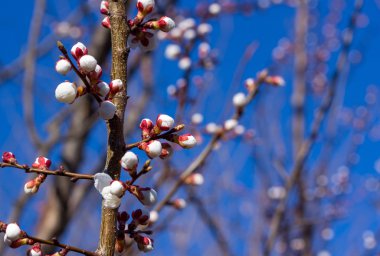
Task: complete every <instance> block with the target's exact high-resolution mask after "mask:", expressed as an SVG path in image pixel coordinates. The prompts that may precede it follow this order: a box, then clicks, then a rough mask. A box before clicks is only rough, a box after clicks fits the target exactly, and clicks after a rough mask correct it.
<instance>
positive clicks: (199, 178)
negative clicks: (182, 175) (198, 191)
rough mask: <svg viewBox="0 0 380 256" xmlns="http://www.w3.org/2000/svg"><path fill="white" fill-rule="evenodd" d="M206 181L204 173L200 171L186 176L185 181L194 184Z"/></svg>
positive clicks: (197, 184)
mask: <svg viewBox="0 0 380 256" xmlns="http://www.w3.org/2000/svg"><path fill="white" fill-rule="evenodd" d="M203 182H204V178H203V175H202V174H200V173H193V174H191V175H190V176H189V177H187V178H186V180H185V183H186V184H188V185H193V186H200V185H202V184H203Z"/></svg>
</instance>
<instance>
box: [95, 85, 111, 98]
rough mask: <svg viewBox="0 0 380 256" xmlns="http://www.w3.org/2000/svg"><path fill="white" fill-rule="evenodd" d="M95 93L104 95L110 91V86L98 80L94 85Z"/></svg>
mask: <svg viewBox="0 0 380 256" xmlns="http://www.w3.org/2000/svg"><path fill="white" fill-rule="evenodd" d="M95 90H96V93H97V94H99V95H100V96H102V97H106V96H107V94H108V93H109V92H110V87H109V86H108V84H107V83H106V82H103V81H100V82H99V83H97V84H96V87H95Z"/></svg>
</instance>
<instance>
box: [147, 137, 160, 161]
mask: <svg viewBox="0 0 380 256" xmlns="http://www.w3.org/2000/svg"><path fill="white" fill-rule="evenodd" d="M161 151H162V146H161V142H159V141H158V140H151V141H149V142H148V145H147V148H146V150H145V152H146V153H147V155H148V156H149V157H150V158H156V157H158V156H160V155H161Z"/></svg>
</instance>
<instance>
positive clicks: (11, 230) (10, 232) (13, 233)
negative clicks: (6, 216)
mask: <svg viewBox="0 0 380 256" xmlns="http://www.w3.org/2000/svg"><path fill="white" fill-rule="evenodd" d="M5 235H6V236H7V239H9V240H11V241H12V242H13V241H16V240H17V239H19V238H21V235H22V232H21V229H20V227H19V226H18V225H17V224H16V223H10V224H8V225H7V228H6V230H5Z"/></svg>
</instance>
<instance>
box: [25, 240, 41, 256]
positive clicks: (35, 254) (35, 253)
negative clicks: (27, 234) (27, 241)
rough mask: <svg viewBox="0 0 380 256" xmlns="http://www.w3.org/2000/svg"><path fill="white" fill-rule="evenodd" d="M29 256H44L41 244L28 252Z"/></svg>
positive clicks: (37, 244) (35, 245)
mask: <svg viewBox="0 0 380 256" xmlns="http://www.w3.org/2000/svg"><path fill="white" fill-rule="evenodd" d="M27 255H28V256H42V251H41V244H39V243H36V244H34V245H33V246H32V248H30V249H29V250H28V252H27Z"/></svg>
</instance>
